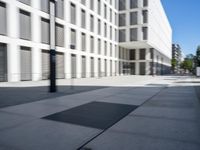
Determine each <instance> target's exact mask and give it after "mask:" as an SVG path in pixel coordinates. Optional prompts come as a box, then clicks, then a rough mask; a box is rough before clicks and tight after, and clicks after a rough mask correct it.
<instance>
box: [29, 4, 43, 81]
mask: <svg viewBox="0 0 200 150" xmlns="http://www.w3.org/2000/svg"><path fill="white" fill-rule="evenodd" d="M32 6H33V8H35V9H36V10H37V9H39V8H40V0H34V1H32ZM31 18H32V40H33V42H34V43H35V44H34V47H32V80H33V81H38V80H41V79H42V59H41V58H42V53H41V49H40V48H39V45H38V44H39V43H40V42H41V34H40V33H41V28H40V27H41V25H40V24H41V20H40V16H38V15H37V14H36V13H32V16H31Z"/></svg>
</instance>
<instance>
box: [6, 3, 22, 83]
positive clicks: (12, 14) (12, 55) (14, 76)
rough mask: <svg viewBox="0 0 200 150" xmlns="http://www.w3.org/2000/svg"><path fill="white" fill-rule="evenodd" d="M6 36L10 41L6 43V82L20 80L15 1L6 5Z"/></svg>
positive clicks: (17, 15) (17, 13) (17, 12)
mask: <svg viewBox="0 0 200 150" xmlns="http://www.w3.org/2000/svg"><path fill="white" fill-rule="evenodd" d="M7 6H8V7H7V8H8V9H7V16H8V23H7V24H8V36H9V37H10V38H11V41H10V43H9V45H8V82H16V81H20V53H19V52H20V51H19V47H18V44H17V39H18V38H19V23H18V21H19V11H18V8H17V7H16V2H15V1H11V3H8V5H7Z"/></svg>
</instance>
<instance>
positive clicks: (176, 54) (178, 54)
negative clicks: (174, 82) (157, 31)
mask: <svg viewBox="0 0 200 150" xmlns="http://www.w3.org/2000/svg"><path fill="white" fill-rule="evenodd" d="M172 59H175V60H176V61H177V64H176V66H174V67H173V68H172V70H173V72H174V73H180V67H181V62H182V61H183V55H182V51H181V47H180V45H179V44H172Z"/></svg>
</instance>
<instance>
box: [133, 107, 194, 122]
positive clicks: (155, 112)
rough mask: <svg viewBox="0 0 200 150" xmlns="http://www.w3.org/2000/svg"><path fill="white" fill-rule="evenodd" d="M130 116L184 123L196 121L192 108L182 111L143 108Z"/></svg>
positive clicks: (176, 109)
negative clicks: (183, 121)
mask: <svg viewBox="0 0 200 150" xmlns="http://www.w3.org/2000/svg"><path fill="white" fill-rule="evenodd" d="M130 115H136V116H146V117H160V118H168V119H179V120H185V121H196V119H197V116H196V112H195V110H194V109H192V108H188V109H182V108H169V107H153V106H143V107H139V108H138V109H136V110H135V111H134V112H132V113H131V114H130Z"/></svg>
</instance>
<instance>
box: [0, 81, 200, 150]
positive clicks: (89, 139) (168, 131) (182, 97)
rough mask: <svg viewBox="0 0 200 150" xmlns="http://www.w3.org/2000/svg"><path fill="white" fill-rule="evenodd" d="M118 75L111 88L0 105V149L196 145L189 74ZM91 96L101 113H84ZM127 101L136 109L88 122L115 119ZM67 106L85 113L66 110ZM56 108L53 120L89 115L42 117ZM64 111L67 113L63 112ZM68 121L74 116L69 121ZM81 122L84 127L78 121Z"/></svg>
mask: <svg viewBox="0 0 200 150" xmlns="http://www.w3.org/2000/svg"><path fill="white" fill-rule="evenodd" d="M122 79H123V81H124V82H122V85H121V86H119V85H117V84H118V83H117V82H116V85H113V86H112V87H107V88H100V89H96V90H92V91H86V92H82V93H77V94H73V95H66V96H60V97H54V98H52V99H51V98H50V99H45V100H41V101H36V102H32V103H26V104H21V105H16V106H11V107H5V108H2V109H0V135H1V136H0V149H2V150H76V149H78V148H81V149H85V150H86V149H92V150H111V149H113V150H133V149H135V150H156V149H158V150H161V149H162V150H177V149H178V150H199V149H200V132H199V124H198V123H199V122H198V119H199V118H198V117H199V115H198V112H199V110H198V109H199V108H198V107H197V106H198V105H199V102H198V99H197V96H196V93H195V89H194V87H193V86H194V85H199V83H192V82H191V81H192V80H194V79H190V78H188V77H156V78H154V79H151V78H149V80H143V81H142V82H138V83H137V84H133V82H132V83H131V82H130V81H129V82H128V79H130V78H128V77H127V78H122ZM104 82H106V81H105V80H104ZM119 83H120V82H119ZM109 84H110V85H112V84H111V83H109ZM94 101H95V102H98V103H97V104H98V105H97V106H95V107H96V110H97V109H98V111H99V112H100V113H96V111H95V110H89V111H90V112H93V113H88V110H87V109H85V108H89V107H85V108H84V109H82V108H83V107H80V106H88V104H90V105H91V102H92V104H93V103H94ZM107 104H109V106H108V105H107ZM100 105H104V106H105V107H101V106H100ZM110 106H111V107H110ZM118 106H119V107H118ZM129 106H130V107H132V106H134V107H135V108H136V109H134V110H133V111H132V112H130V113H129V114H126V116H125V117H124V118H123V119H122V118H121V120H120V121H119V120H118V121H119V122H115V124H112V126H110V127H109V128H106V129H103V128H101V127H91V122H89V121H91V118H92V119H93V121H94V122H98V121H99V120H101V119H105V122H106V121H107V122H109V121H111V120H112V119H114V118H116V119H118V118H117V117H118V115H116V114H120V113H121V112H122V113H123V112H124V110H123V109H121V108H130V107H129ZM108 108H114V109H115V110H116V111H113V110H112V111H110V110H109V109H108ZM90 109H92V108H90ZM126 110H127V109H126ZM70 111H71V112H75V113H77V112H84V113H86V114H87V113H88V115H85V114H84V113H81V114H74V113H71V114H70ZM59 112H61V113H59ZM56 113H58V116H59V114H60V116H59V117H58V118H55V117H54V119H58V120H59V119H61V120H62V119H63V118H64V119H65V118H66V117H69V118H70V117H71V118H70V119H73V118H76V117H80V116H81V117H83V118H87V117H88V116H90V117H91V118H90V119H84V120H83V121H82V122H80V121H79V122H78V123H76V124H75V123H67V122H63V121H55V120H50V119H44V118H43V117H47V116H49V115H53V116H55V114H56ZM63 113H64V114H65V113H67V115H66V116H62V114H63ZM101 113H102V114H101ZM111 113H112V115H113V117H112V118H110V119H109V116H107V115H105V114H111ZM95 114H96V115H95ZM103 114H104V115H103ZM72 116H73V117H72ZM122 116H123V115H122ZM50 118H52V116H51V117H50ZM106 118H108V119H106ZM65 121H66V120H65ZM67 121H69V120H67ZM73 121H74V122H76V121H77V120H71V122H73ZM83 122H84V123H85V124H86V125H85V126H83V125H81V124H83ZM94 122H93V123H94ZM100 123H101V122H100Z"/></svg>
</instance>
